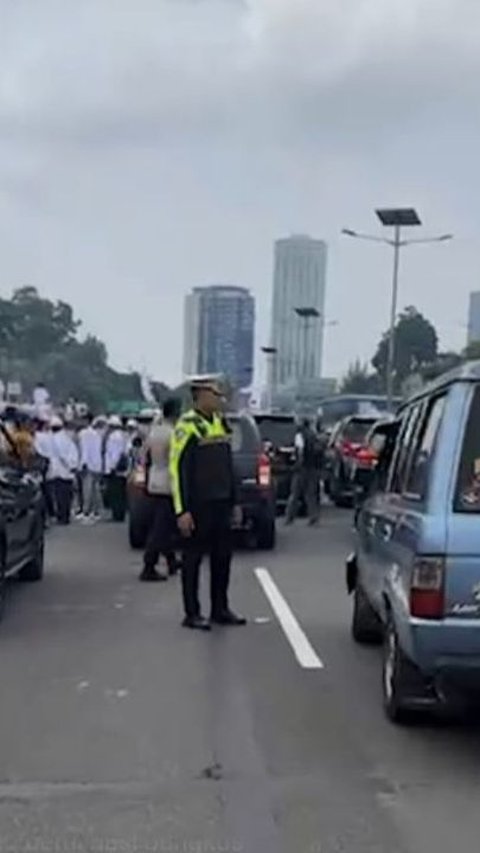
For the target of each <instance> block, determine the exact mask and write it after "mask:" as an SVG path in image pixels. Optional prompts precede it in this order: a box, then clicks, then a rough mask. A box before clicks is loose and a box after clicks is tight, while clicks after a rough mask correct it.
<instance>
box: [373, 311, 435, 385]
mask: <svg viewBox="0 0 480 853" xmlns="http://www.w3.org/2000/svg"><path fill="white" fill-rule="evenodd" d="M389 341H390V332H385V334H384V335H383V337H382V339H381V341H380V343H379V345H378V347H377V351H376V353H375V356H374V357H373V359H372V365H373V367H374V368H375V370H376V372H377V374H378V376H379V377H382V379H383V381H385V379H386V374H387V365H388V347H389ZM394 344H395V346H394V362H393V364H394V367H393V371H394V380H395V382H394V384H395V390H396V391H397V392H398V391H399V389H400V388H401V386H402V384H403V382H404V381H405V379H406V378H407V377H408V376H409V375H410V374H411V373H415V372H418V371H420V370H421V369H422V368H423V367H424V366H425V365H427V364H432V363H433V362H435V360H436V358H437V354H438V337H437V333H436V330H435V328H434V326H433V325H432V324H431V323H430V322H429V321H428V320H427V319H426V318H425V317H424V316H423V314H420V312H419V311H417V309H416V308H414V307H413V306H409V307H408V308H405V310H404V311H403V312H402V314H401V315H400V317H399V320H398V322H397V324H396V326H395V338H394Z"/></svg>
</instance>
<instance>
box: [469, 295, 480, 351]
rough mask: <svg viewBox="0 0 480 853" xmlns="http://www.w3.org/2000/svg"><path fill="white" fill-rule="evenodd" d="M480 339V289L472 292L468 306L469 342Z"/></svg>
mask: <svg viewBox="0 0 480 853" xmlns="http://www.w3.org/2000/svg"><path fill="white" fill-rule="evenodd" d="M473 341H480V291H479V290H477V291H475V292H474V293H471V294H470V302H469V306H468V343H469V344H471V343H473Z"/></svg>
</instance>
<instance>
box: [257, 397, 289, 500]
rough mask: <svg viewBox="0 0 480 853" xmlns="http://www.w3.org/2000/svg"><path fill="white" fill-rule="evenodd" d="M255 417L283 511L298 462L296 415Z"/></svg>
mask: <svg viewBox="0 0 480 853" xmlns="http://www.w3.org/2000/svg"><path fill="white" fill-rule="evenodd" d="M254 417H255V422H256V424H257V427H258V429H259V431H260V435H261V438H262V442H263V446H264V449H265V452H266V453H267V454H268V456H269V458H270V461H271V465H272V476H273V480H274V484H275V502H276V509H277V512H279V513H282V512H283V511H284V510H285V507H286V505H287V501H288V498H289V496H290V492H291V484H292V475H293V471H294V467H295V462H296V452H295V433H296V431H297V424H296V420H295V416H294V415H281V414H261V413H260V414H256V415H254Z"/></svg>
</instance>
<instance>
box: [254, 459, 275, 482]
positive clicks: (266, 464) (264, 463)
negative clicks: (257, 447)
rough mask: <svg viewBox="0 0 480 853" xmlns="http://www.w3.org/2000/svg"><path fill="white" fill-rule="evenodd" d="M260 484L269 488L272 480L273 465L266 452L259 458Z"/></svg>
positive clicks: (258, 472)
mask: <svg viewBox="0 0 480 853" xmlns="http://www.w3.org/2000/svg"><path fill="white" fill-rule="evenodd" d="M257 480H258V485H259V486H263V487H264V488H268V486H270V484H271V482H272V466H271V465H270V459H269V458H268V456H267V455H266V454H265V453H262V454H261V455H260V456H259V458H258V466H257Z"/></svg>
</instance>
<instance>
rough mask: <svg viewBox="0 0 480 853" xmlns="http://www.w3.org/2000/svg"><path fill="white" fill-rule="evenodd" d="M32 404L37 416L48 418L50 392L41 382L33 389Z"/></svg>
mask: <svg viewBox="0 0 480 853" xmlns="http://www.w3.org/2000/svg"><path fill="white" fill-rule="evenodd" d="M33 405H34V408H35V414H36V416H37V418H41V419H42V420H44V419H46V418H49V417H50V413H51V402H50V394H49V391H48V389H47V388H46V387H45V385H44V384H43V382H38V383H37V385H36V386H35V388H34V389H33Z"/></svg>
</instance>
